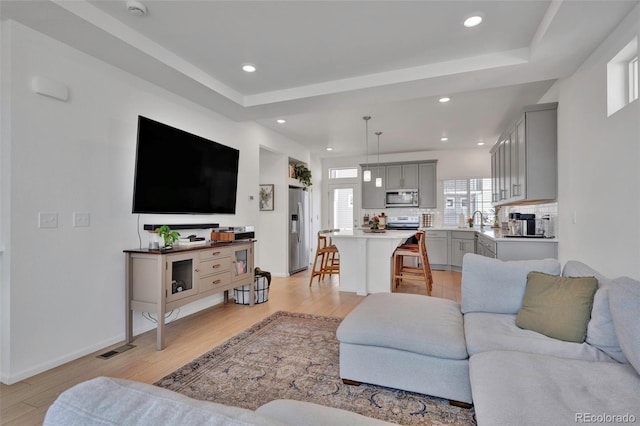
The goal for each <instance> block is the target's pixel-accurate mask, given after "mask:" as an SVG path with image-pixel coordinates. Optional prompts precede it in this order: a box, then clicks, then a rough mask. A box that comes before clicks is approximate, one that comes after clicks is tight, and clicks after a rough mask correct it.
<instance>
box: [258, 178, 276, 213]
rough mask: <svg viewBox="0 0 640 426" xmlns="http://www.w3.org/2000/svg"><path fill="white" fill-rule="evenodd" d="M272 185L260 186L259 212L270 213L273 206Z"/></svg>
mask: <svg viewBox="0 0 640 426" xmlns="http://www.w3.org/2000/svg"><path fill="white" fill-rule="evenodd" d="M273 192H274V189H273V184H272V183H271V184H263V185H260V211H272V210H273V208H274V205H273Z"/></svg>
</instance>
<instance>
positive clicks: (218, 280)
mask: <svg viewBox="0 0 640 426" xmlns="http://www.w3.org/2000/svg"><path fill="white" fill-rule="evenodd" d="M228 284H231V271H229V270H227V271H223V272H220V273H217V274H213V275H207V276H205V277H200V279H198V291H207V290H212V289H214V288H216V287H221V286H224V285H228Z"/></svg>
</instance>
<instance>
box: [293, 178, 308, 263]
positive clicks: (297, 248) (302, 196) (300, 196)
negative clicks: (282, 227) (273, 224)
mask: <svg viewBox="0 0 640 426" xmlns="http://www.w3.org/2000/svg"><path fill="white" fill-rule="evenodd" d="M308 220H309V193H308V192H307V191H303V190H302V188H289V273H290V274H294V273H296V272H299V271H303V270H305V269H307V268H308V267H309V235H308V233H309V223H308Z"/></svg>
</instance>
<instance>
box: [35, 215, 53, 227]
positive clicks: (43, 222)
mask: <svg viewBox="0 0 640 426" xmlns="http://www.w3.org/2000/svg"><path fill="white" fill-rule="evenodd" d="M38 227H39V228H57V227H58V213H55V212H40V213H38Z"/></svg>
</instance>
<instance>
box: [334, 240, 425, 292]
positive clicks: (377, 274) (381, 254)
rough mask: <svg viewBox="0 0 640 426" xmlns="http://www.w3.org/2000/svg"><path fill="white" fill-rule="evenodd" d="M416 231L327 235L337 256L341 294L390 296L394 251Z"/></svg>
mask: <svg viewBox="0 0 640 426" xmlns="http://www.w3.org/2000/svg"><path fill="white" fill-rule="evenodd" d="M415 233H416V231H395V230H386V231H385V232H383V233H373V232H365V231H364V230H360V229H356V230H349V231H338V232H333V233H330V234H327V236H328V237H331V239H332V240H333V243H334V244H335V245H336V247H338V251H339V252H340V291H350V292H355V293H356V294H358V295H359V296H366V295H367V294H370V293H391V291H392V287H391V282H392V280H391V273H392V270H391V264H392V260H393V259H392V256H393V252H394V251H395V249H396V248H397V247H398V246H399V245H400V244H402V243H404V242H405V241H406V240H407V239H409V238H411V237H413V236H414V235H415Z"/></svg>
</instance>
